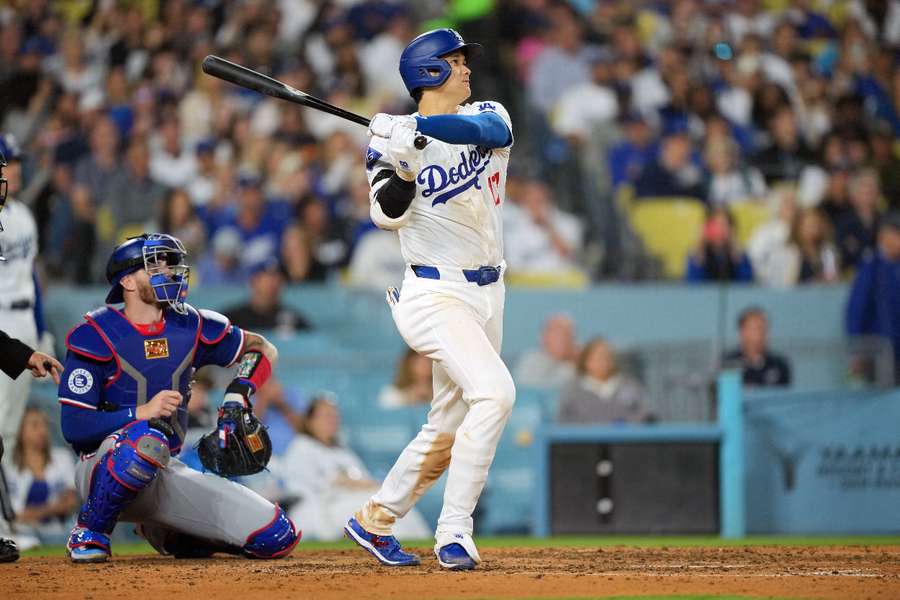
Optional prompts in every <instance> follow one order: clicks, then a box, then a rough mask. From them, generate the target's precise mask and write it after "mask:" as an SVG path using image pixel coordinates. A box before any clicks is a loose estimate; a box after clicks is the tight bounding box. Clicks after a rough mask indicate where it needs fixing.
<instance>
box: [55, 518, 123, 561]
mask: <svg viewBox="0 0 900 600" xmlns="http://www.w3.org/2000/svg"><path fill="white" fill-rule="evenodd" d="M66 554H68V555H69V558H70V559H72V562H74V563H100V562H106V561H107V560H108V559H109V556H110V554H112V552H111V551H110V549H109V536H108V535H105V534H103V533H98V532H96V531H91V530H90V529H86V528H84V527H80V526H78V525H76V526H75V528H74V529H72V533H71V534H70V535H69V541H68V542H66Z"/></svg>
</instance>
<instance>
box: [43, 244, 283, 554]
mask: <svg viewBox="0 0 900 600" xmlns="http://www.w3.org/2000/svg"><path fill="white" fill-rule="evenodd" d="M185 255H186V252H185V249H184V246H183V245H182V244H181V242H180V241H179V240H178V239H176V238H174V237H172V236H169V235H165V234H158V233H152V234H143V235H141V236H139V237H136V238H131V239H129V240H127V241H126V242H125V243H123V244H122V245H120V246H118V247H117V248H116V249H115V250H114V251H113V253H112V256H111V257H110V259H109V262H108V264H107V267H106V277H107V279H108V280H109V282H110V284H112V289H111V291H110V292H109V295H108V296H107V297H106V302H107V304H108V305H112V304H117V303H121V302H124V304H125V307H124V310H120V309H117V308H114V307H113V306H105V307H103V308H99V309H97V310H94V311H91V312H89V313H88V314H87V315H85V320H86V322H85V323H82V324H80V325H78V326H76V327H75V328H73V329H72V330H71V331H70V332H69V334H68V336H66V347H67V348H68V353H67V356H66V361H65V370H64V371H63V374H62V377H61V382H60V386H59V402H60V404H61V405H62V406H61V409H62V430H63V435H64V436H65V438H66V440H67V441H68V442H69V443H70V444H72V446H73V448H74V449H75V451H76V453H78V454H79V455H80V461H79V464H78V465H77V466H76V470H75V486H76V488H77V490H78V494H79V496H80V497H81V499H82V500H83V502H84V504H83V505H82V507H81V511H80V512H79V514H78V520H77V524H76V526H75V528H74V529H73V530H72V533H71V535H70V536H69V540H68V543H67V544H66V548H67V552H68V554H69V557H70V558H71V559H72V561H74V562H76V563H94V562H104V561H106V560H107V559H108V558H109V556H110V554H111V552H110V543H109V534H110V533H111V532H112V530H113V528H114V527H115V525H116V523H117V522H118V521H119V520H123V521H131V522H134V523H137V531H138V533H140V534H141V535H143V537H145V538H146V539H147V541H148V542H150V544H151V545H152V546H153V547H154V548H156V550H157V551H159V552H160V553H161V554H166V555H174V556H175V557H176V558H178V557H190V558H199V557H208V556H211V555H212V554H213V553H215V552H227V553H230V554H238V555H244V556H248V557H255V558H278V557H281V556H284V555H286V554H288V553H289V552H290V551H291V550H292V549H293V547H294V546H295V545H296V544H297V542H298V541H299V539H300V532H299V531H297V530H296V528H295V527H294V524H293V523H292V522H291V520H290V519H288V517H287V515H285V513H284V511H283V510H282V509H281V508H280V507H278V506H277V505H273V504H271V503H270V502H269V501H267V500H265V499H264V498H262V497H261V496H259V495H258V494H256V493H255V492H253V491H251V490H249V489H247V488H246V487H243V486H241V485H239V484H237V483H234V482H232V481H229V480H228V479H224V478H222V477H217V476H215V475H212V474H209V473H201V472H199V471H195V470H193V469H190V468H188V467H187V466H186V465H185V464H184V463H182V462H181V461H179V460H178V459H177V458H175V456H176V455H177V454H178V452H179V450H180V449H181V445H182V443H183V441H184V431H185V428H186V424H187V403H188V398H189V395H190V381H191V376H192V374H193V372H194V370H195V369H197V368H199V367H202V366H204V365H209V364H214V365H220V366H229V365H232V364H234V363H236V362H239V363H240V364H239V366H238V372H237V376H236V377H235V378H234V380H232V382H231V383H230V385H229V386H228V388H227V390H226V394H225V400H224V402H223V404H222V407H221V408H220V409H219V419H218V424H217V429H216V431H214V432H212V433H210V434H208V435H206V436H204V437H203V438H202V439H201V441H200V446H199V453H200V459H201V461H202V462H203V464H204V466H205V467H206V468H207V469H209V470H212V471H214V472H215V473H218V474H219V475H223V476H226V477H228V476H234V475H247V474H250V473H255V472H258V471H260V470H262V469H263V468H264V467H265V465H266V463H267V462H268V460H269V457H270V456H271V443H270V442H269V438H268V435H267V433H266V430H265V427H263V426H262V425H261V424H260V422H259V421H258V420H257V419H256V418H255V417H254V416H253V412H252V408H251V404H250V397H251V396H252V394H253V393H254V392H255V390H256V389H257V388H258V387H259V386H261V385H262V384H263V383H265V381H266V379H267V378H268V377H269V375H270V374H271V371H272V365H273V364H274V363H275V361H276V360H277V358H278V352H277V351H276V349H275V347H274V346H272V344H270V343H269V342H268V341H266V339H265V338H263V337H262V336H260V335H257V334H254V333H251V332H249V331H242V330H241V329H240V328H238V327H235V326H232V325H231V324H230V323H229V321H228V319H226V318H225V317H224V316H222V315H220V314H218V313H216V312H213V311H209V310H197V309H195V308H193V307H192V306H190V305H189V304H186V303H185V298H186V296H187V291H188V276H189V272H190V268H189V267H188V266H187V265H186V264H185V262H184V258H185Z"/></svg>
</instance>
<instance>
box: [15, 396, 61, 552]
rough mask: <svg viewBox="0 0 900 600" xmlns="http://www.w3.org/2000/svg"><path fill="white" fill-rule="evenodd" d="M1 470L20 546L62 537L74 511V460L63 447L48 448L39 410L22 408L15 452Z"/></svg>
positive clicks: (48, 434) (48, 435) (42, 418)
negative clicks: (14, 514)
mask: <svg viewBox="0 0 900 600" xmlns="http://www.w3.org/2000/svg"><path fill="white" fill-rule="evenodd" d="M4 470H5V471H6V475H7V483H8V485H9V492H10V501H11V504H12V508H13V510H14V511H15V513H16V526H17V527H16V528H17V530H18V532H19V533H20V534H22V535H21V538H20V540H19V541H20V546H21V547H23V548H26V547H28V546H34V545H35V543H36V542H37V541H38V540H39V539H41V538H43V539H44V540H47V541H52V539H53V536H61V535H65V534H66V533H67V531H68V529H69V527H70V525H71V524H70V523H69V519H70V517H71V516H72V515H73V514H74V512H75V510H76V509H77V508H78V498H77V496H76V493H75V460H74V458H73V456H72V453H71V452H69V450H67V449H66V448H61V447H51V446H50V428H49V427H48V425H47V417H46V415H45V414H44V412H43V411H42V410H41V409H40V408H38V407H36V406H29V407H28V408H27V409H25V415H24V416H23V418H22V424H21V426H20V427H19V434H18V437H17V439H16V446H15V449H14V450H13V452H12V453H11V455H10V456H9V462H8V464H5V465H4ZM35 537H36V538H37V539H35ZM23 540H27V541H28V543H25V542H24V541H23Z"/></svg>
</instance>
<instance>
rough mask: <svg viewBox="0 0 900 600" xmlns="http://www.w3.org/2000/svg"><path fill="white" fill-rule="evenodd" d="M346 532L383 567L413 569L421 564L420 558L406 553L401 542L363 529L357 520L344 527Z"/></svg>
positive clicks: (352, 520)
mask: <svg viewBox="0 0 900 600" xmlns="http://www.w3.org/2000/svg"><path fill="white" fill-rule="evenodd" d="M344 532H345V533H346V534H347V537H349V538H350V539H351V540H353V541H354V542H356V543H357V545H359V546H361V547H362V548H364V549H365V550H366V551H368V553H369V554H371V555H372V556H374V557H375V558H377V559H378V562H380V563H381V564H383V565H388V566H390V567H412V566H415V565H417V564H419V557H418V556H416V555H415V554H411V553H409V552H404V551H403V548H401V547H400V542H399V541H397V538H395V537H394V536H392V535H376V534H374V533H369V532H368V531H366V530H365V529H363V527H362V525H360V524H359V521H357V520H356V519H355V518H351V519H350V520H349V521H347V524H346V525H345V526H344Z"/></svg>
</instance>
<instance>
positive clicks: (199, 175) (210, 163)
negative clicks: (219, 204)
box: [187, 140, 216, 206]
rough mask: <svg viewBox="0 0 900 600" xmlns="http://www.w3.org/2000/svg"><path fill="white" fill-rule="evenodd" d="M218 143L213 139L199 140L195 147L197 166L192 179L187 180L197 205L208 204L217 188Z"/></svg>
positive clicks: (190, 192)
mask: <svg viewBox="0 0 900 600" xmlns="http://www.w3.org/2000/svg"><path fill="white" fill-rule="evenodd" d="M215 149H216V144H215V142H214V141H212V140H202V141H200V142H197V145H196V147H195V148H194V153H195V155H196V161H197V168H196V170H195V171H194V173H193V176H192V177H191V179H190V181H188V182H187V191H188V193H189V194H190V196H191V202H192V203H193V204H194V205H195V206H206V204H207V203H209V201H210V200H212V197H213V194H214V193H215V190H216V157H215Z"/></svg>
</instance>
